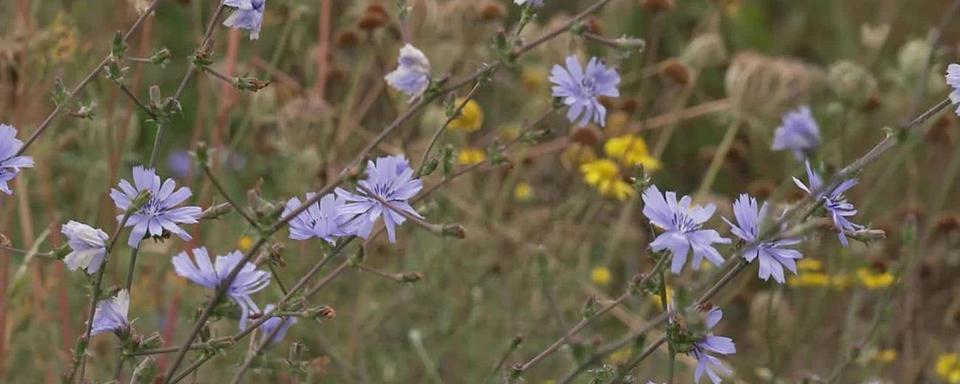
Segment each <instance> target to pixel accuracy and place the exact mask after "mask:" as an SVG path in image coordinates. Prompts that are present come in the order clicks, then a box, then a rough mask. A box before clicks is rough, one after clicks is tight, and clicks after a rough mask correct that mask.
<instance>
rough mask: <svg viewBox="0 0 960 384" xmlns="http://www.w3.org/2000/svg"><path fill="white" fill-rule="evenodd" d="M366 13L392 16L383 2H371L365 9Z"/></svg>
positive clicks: (386, 16)
mask: <svg viewBox="0 0 960 384" xmlns="http://www.w3.org/2000/svg"><path fill="white" fill-rule="evenodd" d="M364 13H367V14H377V15H380V16H383V17H384V18H390V14H388V13H387V8H385V7H384V6H383V5H382V4H370V5H368V6H367V8H366V9H365V10H364Z"/></svg>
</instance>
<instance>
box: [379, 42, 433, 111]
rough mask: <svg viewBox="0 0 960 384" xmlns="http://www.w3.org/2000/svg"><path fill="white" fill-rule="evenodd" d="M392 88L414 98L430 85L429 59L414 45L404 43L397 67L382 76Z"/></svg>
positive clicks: (411, 99) (411, 98)
mask: <svg viewBox="0 0 960 384" xmlns="http://www.w3.org/2000/svg"><path fill="white" fill-rule="evenodd" d="M383 78H384V80H386V81H387V84H390V86H391V87H393V88H394V89H396V90H398V91H400V92H403V93H405V94H407V96H410V101H413V100H416V99H417V98H419V97H420V96H421V95H423V92H424V91H426V90H427V87H428V86H429V85H430V60H427V56H425V55H424V54H423V52H421V51H420V50H419V49H417V48H416V47H414V46H412V45H410V44H406V45H404V46H403V48H400V56H398V57H397V69H394V70H393V72H390V73H388V74H387V75H386V76H384V77H383Z"/></svg>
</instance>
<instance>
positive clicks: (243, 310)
mask: <svg viewBox="0 0 960 384" xmlns="http://www.w3.org/2000/svg"><path fill="white" fill-rule="evenodd" d="M241 261H243V254H242V253H240V251H233V252H230V253H228V254H226V255H224V256H217V259H216V261H215V262H214V263H210V255H209V254H208V253H207V249H206V248H204V247H200V248H194V249H193V259H191V258H190V255H188V254H187V252H180V253H179V254H177V255H176V256H174V257H173V269H174V271H176V273H177V275H179V276H181V277H185V278H186V279H188V280H190V281H192V282H194V283H196V284H198V285H200V286H203V287H205V288H209V289H214V290H215V289H217V287H219V286H220V284H223V283H225V282H226V281H225V280H226V279H227V277H228V276H229V275H230V271H232V270H233V269H234V268H236V267H237V265H238V264H240V262H241ZM268 284H270V273H269V272H266V271H260V270H257V266H256V265H254V264H253V263H251V262H249V261H248V262H246V264H244V265H243V267H242V268H241V269H240V273H238V274H237V277H236V278H235V279H233V281H232V282H231V283H230V287H229V288H227V296H229V297H230V298H231V299H232V300H233V301H234V302H236V303H237V305H238V306H240V327H241V328H246V326H247V318H248V317H249V315H250V311H253V312H260V309H259V308H258V307H257V304H256V303H254V302H253V299H252V298H250V295H251V294H253V293H255V292H258V291H260V290H261V289H264V288H266V287H267V285H268Z"/></svg>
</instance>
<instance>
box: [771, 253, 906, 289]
mask: <svg viewBox="0 0 960 384" xmlns="http://www.w3.org/2000/svg"><path fill="white" fill-rule="evenodd" d="M797 270H798V271H799V272H800V273H799V274H798V275H797V276H793V277H790V279H789V280H788V281H787V284H788V285H790V286H791V287H833V288H836V289H846V288H849V287H850V285H852V284H854V283H859V284H860V285H862V286H863V287H865V288H867V289H870V290H874V289H882V288H886V287H889V286H890V285H891V284H893V281H894V277H893V275H892V274H891V273H890V272H876V271H874V270H873V269H871V268H858V269H857V273H856V280H854V276H851V275H850V274H840V273H838V274H833V275H831V274H827V273H826V272H824V271H823V263H821V262H820V261H819V260H816V259H803V260H800V261H798V262H797Z"/></svg>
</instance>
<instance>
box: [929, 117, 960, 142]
mask: <svg viewBox="0 0 960 384" xmlns="http://www.w3.org/2000/svg"><path fill="white" fill-rule="evenodd" d="M953 116H954V114H952V113H944V114H942V115H940V117H939V118H937V120H935V121H934V123H933V126H932V127H930V129H929V130H927V133H926V134H925V135H924V136H923V139H924V140H926V141H927V142H928V143H931V144H948V145H949V144H951V143H953V135H952V134H951V133H952V132H951V128H953V121H954V117H953Z"/></svg>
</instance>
